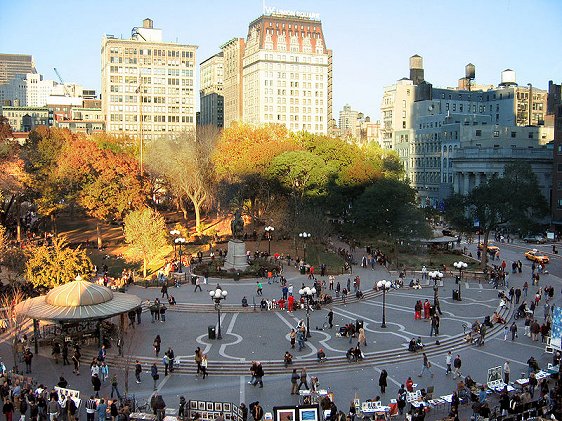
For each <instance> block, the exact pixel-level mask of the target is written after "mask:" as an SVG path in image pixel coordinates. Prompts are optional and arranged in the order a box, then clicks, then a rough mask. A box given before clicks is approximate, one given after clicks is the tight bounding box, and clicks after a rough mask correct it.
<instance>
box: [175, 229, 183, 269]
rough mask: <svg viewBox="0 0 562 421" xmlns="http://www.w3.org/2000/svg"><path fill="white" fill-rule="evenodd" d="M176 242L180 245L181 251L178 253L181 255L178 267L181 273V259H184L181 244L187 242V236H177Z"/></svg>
mask: <svg viewBox="0 0 562 421" xmlns="http://www.w3.org/2000/svg"><path fill="white" fill-rule="evenodd" d="M174 243H175V244H177V245H178V246H179V247H180V251H179V253H178V255H179V268H178V272H179V273H181V260H182V259H181V257H182V251H181V246H182V245H184V244H185V238H183V237H179V238H176V239H175V240H174Z"/></svg>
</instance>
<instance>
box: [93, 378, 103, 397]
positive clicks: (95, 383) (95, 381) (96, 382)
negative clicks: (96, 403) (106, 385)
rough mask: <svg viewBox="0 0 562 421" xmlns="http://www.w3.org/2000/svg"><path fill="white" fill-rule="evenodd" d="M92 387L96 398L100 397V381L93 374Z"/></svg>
mask: <svg viewBox="0 0 562 421" xmlns="http://www.w3.org/2000/svg"><path fill="white" fill-rule="evenodd" d="M92 387H93V388H94V392H96V393H95V395H96V398H99V397H100V389H101V380H100V378H99V376H98V375H97V374H94V375H93V376H92Z"/></svg>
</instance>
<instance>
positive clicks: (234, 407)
mask: <svg viewBox="0 0 562 421" xmlns="http://www.w3.org/2000/svg"><path fill="white" fill-rule="evenodd" d="M232 413H233V414H234V415H236V416H242V411H240V410H239V409H238V405H236V404H235V403H233V404H232Z"/></svg>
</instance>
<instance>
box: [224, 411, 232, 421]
mask: <svg viewBox="0 0 562 421" xmlns="http://www.w3.org/2000/svg"><path fill="white" fill-rule="evenodd" d="M224 419H225V421H231V420H232V414H231V413H230V412H226V413H225V414H224Z"/></svg>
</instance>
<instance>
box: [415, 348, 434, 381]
mask: <svg viewBox="0 0 562 421" xmlns="http://www.w3.org/2000/svg"><path fill="white" fill-rule="evenodd" d="M422 357H423V360H422V369H421V371H420V374H418V377H422V376H423V373H425V372H426V371H427V372H429V374H431V377H433V372H432V371H431V362H430V361H429V359H428V358H427V355H426V353H425V352H424V353H423V354H422Z"/></svg>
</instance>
